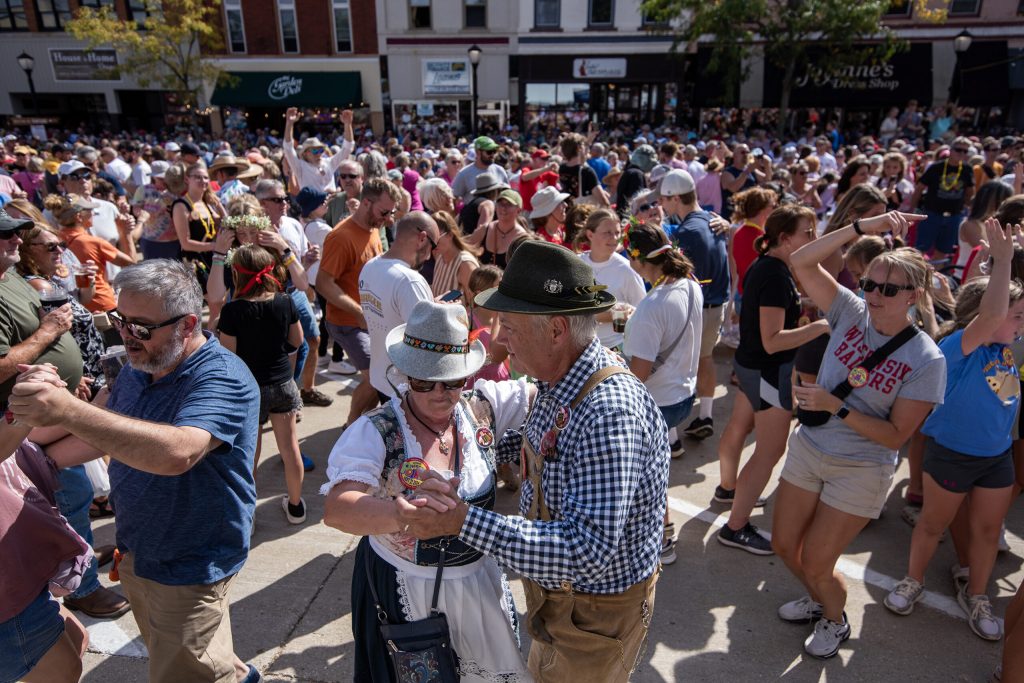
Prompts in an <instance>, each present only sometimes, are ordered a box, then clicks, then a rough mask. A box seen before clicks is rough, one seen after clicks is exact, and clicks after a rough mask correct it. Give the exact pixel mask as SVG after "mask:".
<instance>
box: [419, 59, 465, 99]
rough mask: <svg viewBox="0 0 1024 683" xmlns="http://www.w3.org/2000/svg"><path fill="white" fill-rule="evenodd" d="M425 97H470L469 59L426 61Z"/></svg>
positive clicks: (424, 75) (424, 65)
mask: <svg viewBox="0 0 1024 683" xmlns="http://www.w3.org/2000/svg"><path fill="white" fill-rule="evenodd" d="M423 94H424V95H469V94H471V92H470V71H469V60H468V59H444V60H439V59H424V60H423Z"/></svg>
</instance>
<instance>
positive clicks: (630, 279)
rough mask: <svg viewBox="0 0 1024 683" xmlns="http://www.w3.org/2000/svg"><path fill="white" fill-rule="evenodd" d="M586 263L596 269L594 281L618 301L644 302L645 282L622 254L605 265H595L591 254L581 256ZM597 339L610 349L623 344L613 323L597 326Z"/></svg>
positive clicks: (620, 334) (629, 302)
mask: <svg viewBox="0 0 1024 683" xmlns="http://www.w3.org/2000/svg"><path fill="white" fill-rule="evenodd" d="M580 258H581V259H583V261H584V262H585V263H588V264H590V267H591V268H593V269H594V279H595V280H596V281H597V284H599V285H605V286H606V287H608V292H609V293H611V295H612V296H614V297H615V300H616V301H621V302H622V303H625V304H629V305H630V306H637V305H639V303H640V302H641V301H642V300H643V298H644V296H645V295H646V294H647V291H646V290H645V289H644V281H643V280H641V279H640V276H639V275H637V274H636V271H634V270H633V269H632V268H630V267H629V261H628V260H627V259H626V257H625V256H623V255H622V254H612V257H611V258H610V259H608V260H607V261H605V262H604V263H595V262H594V260H593V259H592V258H590V252H589V251H588V252H585V253H583V254H580ZM597 338H598V339H600V340H601V344H603V345H604V346H607V347H608V348H609V349H614V348H615V347H617V346H618V345H619V344H621V343H622V333H621V332H616V331H615V330H614V329H612V324H611V323H598V324H597Z"/></svg>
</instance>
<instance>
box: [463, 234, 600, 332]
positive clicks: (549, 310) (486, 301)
mask: <svg viewBox="0 0 1024 683" xmlns="http://www.w3.org/2000/svg"><path fill="white" fill-rule="evenodd" d="M606 289H607V288H606V287H605V286H604V285H599V284H597V281H596V280H594V271H593V269H592V268H591V267H590V265H589V264H587V263H586V262H585V261H584V260H583V259H581V258H580V257H579V256H577V255H576V254H574V253H573V252H571V251H569V250H568V249H566V248H565V247H560V246H558V245H555V244H550V243H548V242H541V241H539V240H530V241H527V242H523V243H522V244H521V245H520V246H519V248H518V249H516V251H515V254H513V255H512V259H511V260H510V261H509V264H508V268H506V269H505V274H504V275H503V276H502V278H501V283H500V284H499V285H498V286H497V287H496V288H493V289H488V290H487V291H484V292H480V293H479V294H477V296H476V298H475V299H474V301H475V302H476V304H477V305H478V306H481V307H483V308H486V309H488V310H491V311H503V312H506V313H526V314H532V315H556V314H557V315H574V314H578V315H583V314H590V313H600V312H601V311H606V310H608V309H609V308H611V307H612V306H614V305H615V297H614V296H612V295H611V294H610V293H609V292H607V291H606Z"/></svg>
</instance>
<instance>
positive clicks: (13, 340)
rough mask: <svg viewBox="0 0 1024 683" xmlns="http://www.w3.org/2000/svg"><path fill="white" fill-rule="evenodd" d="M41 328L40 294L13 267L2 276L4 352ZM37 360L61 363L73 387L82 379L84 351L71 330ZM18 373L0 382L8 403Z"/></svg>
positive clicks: (0, 341) (0, 336) (0, 340)
mask: <svg viewBox="0 0 1024 683" xmlns="http://www.w3.org/2000/svg"><path fill="white" fill-rule="evenodd" d="M38 329H39V294H37V293H36V290H35V289H33V288H32V285H30V284H29V283H27V282H25V279H24V278H22V277H21V276H20V275H18V273H17V272H15V270H14V269H13V268H11V269H10V270H8V271H7V272H6V273H4V274H3V277H0V356H6V355H7V354H8V353H10V352H11V348H13V347H15V346H17V345H18V344H21V343H22V342H24V341H25V340H26V339H28V338H29V337H31V336H32V335H33V334H34V333H35V331H36V330H38ZM33 362H35V363H52V364H53V365H55V366H57V372H58V373H59V374H60V377H61V379H63V380H64V381H65V382H67V383H68V389H69V390H70V391H74V390H75V389H76V388H77V387H78V384H79V382H81V381H82V354H81V352H80V351H79V350H78V345H77V344H75V339H74V337H72V336H71V333H70V332H65V333H64V334H62V335H61V336H60V337H59V338H58V339H57V340H56V341H55V342H53V343H52V344H50V345H49V346H48V347H46V350H45V351H43V353H42V355H40V356H39V358H37V359H36V360H35V361H33ZM16 377H17V376H16V375H15V376H12V377H11V378H10V379H8V380H7V381H5V382H3V383H2V384H0V402H2V403H4V404H6V403H7V398H8V396H10V395H11V388H12V387H13V386H14V381H15V379H16Z"/></svg>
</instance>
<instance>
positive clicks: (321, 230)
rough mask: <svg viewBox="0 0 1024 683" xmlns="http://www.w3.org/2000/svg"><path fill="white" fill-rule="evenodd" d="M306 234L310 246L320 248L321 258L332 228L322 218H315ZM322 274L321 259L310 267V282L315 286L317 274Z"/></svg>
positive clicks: (307, 224)
mask: <svg viewBox="0 0 1024 683" xmlns="http://www.w3.org/2000/svg"><path fill="white" fill-rule="evenodd" d="M304 232H305V233H306V240H307V241H308V242H309V243H310V244H315V245H316V246H318V247H320V254H321V256H322V255H323V253H324V240H326V239H327V235H328V234H329V233H330V232H331V226H329V225H327V223H325V222H324V221H323V219H321V218H314V219H313V220H311V221H310V222H308V223H306V228H305V230H304ZM319 272H320V259H317V260H316V261H313V263H312V264H311V265H310V266H309V270H308V271H306V273H307V274H308V275H309V282H310V284H313V283H315V282H316V274H317V273H319Z"/></svg>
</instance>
